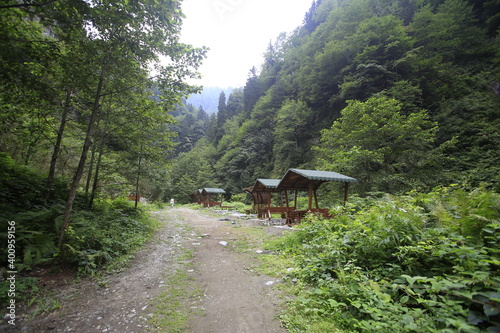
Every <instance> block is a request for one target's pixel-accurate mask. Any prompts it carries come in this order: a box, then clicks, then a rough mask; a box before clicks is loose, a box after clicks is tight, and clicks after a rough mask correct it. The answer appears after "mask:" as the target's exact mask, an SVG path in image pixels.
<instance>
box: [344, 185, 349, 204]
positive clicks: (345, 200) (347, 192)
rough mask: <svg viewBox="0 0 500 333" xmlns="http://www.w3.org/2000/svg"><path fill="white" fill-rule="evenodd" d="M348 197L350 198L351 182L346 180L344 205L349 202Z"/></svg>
mask: <svg viewBox="0 0 500 333" xmlns="http://www.w3.org/2000/svg"><path fill="white" fill-rule="evenodd" d="M347 199H349V183H348V182H345V185H344V205H345V204H346V203H347Z"/></svg>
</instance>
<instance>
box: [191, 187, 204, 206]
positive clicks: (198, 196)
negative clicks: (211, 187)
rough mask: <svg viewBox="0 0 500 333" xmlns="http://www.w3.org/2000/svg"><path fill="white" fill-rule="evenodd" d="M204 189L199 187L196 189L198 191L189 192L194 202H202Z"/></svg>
mask: <svg viewBox="0 0 500 333" xmlns="http://www.w3.org/2000/svg"><path fill="white" fill-rule="evenodd" d="M202 191H203V190H202V189H198V190H196V192H194V193H191V194H189V197H190V198H191V199H192V200H193V202H196V203H197V204H200V203H201V192H202Z"/></svg>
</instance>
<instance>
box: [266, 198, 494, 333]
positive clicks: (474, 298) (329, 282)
mask: <svg viewBox="0 0 500 333" xmlns="http://www.w3.org/2000/svg"><path fill="white" fill-rule="evenodd" d="M499 200H500V195H498V194H497V193H493V192H489V191H486V190H484V189H478V190H476V191H473V192H471V193H465V192H464V191H461V190H457V189H455V190H454V189H450V188H446V189H437V190H436V191H434V192H432V193H430V194H425V195H424V194H417V193H412V194H411V195H409V196H406V197H400V198H396V197H390V196H385V197H382V198H379V199H372V200H371V204H367V202H366V201H365V202H364V203H363V204H362V205H359V206H358V205H348V206H347V207H342V208H339V209H336V210H335V213H336V217H335V218H334V219H330V220H327V219H325V220H323V219H321V218H319V217H317V216H310V217H308V218H307V219H306V221H305V222H304V223H303V224H302V225H301V226H300V230H299V231H297V232H294V233H290V234H288V235H287V236H285V237H284V238H282V239H281V240H280V241H279V242H277V243H274V244H270V245H269V247H270V248H271V249H274V250H279V251H280V252H281V253H282V255H283V256H285V257H287V260H289V258H290V257H291V258H293V260H294V263H295V266H296V267H295V269H293V270H292V271H293V276H294V277H295V278H296V279H298V281H299V282H300V283H299V285H302V284H303V285H304V287H303V289H302V291H301V293H300V295H299V297H298V298H297V299H296V300H295V301H294V302H293V304H291V307H290V309H291V310H290V312H289V313H288V314H287V315H286V316H285V319H286V320H287V322H288V325H289V326H290V327H293V332H305V331H310V329H311V324H310V323H313V322H314V323H322V324H321V325H326V324H325V323H327V322H330V323H332V324H335V327H337V328H339V329H343V330H344V331H346V332H353V331H359V332H437V331H439V332H486V331H488V332H498V331H499V330H500V292H499V290H500V256H499V244H500V233H499V231H500V209H499V207H500V205H499V203H500V201H499ZM360 207H362V208H360ZM297 318H299V319H297ZM304 318H306V319H307V320H306V319H304ZM298 323H302V324H298Z"/></svg>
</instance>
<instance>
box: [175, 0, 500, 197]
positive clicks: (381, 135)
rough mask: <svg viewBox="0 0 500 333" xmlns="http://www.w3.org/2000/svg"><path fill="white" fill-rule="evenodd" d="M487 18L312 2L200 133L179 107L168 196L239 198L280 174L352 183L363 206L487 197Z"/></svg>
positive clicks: (431, 4)
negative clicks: (455, 188)
mask: <svg viewBox="0 0 500 333" xmlns="http://www.w3.org/2000/svg"><path fill="white" fill-rule="evenodd" d="M498 13H499V4H498V2H495V1H471V2H468V1H456V0H453V1H370V0H349V1H327V0H323V1H314V2H313V5H312V7H311V9H310V10H309V12H308V13H307V14H306V15H305V19H304V23H303V25H302V26H300V27H298V28H297V29H296V30H295V31H294V32H293V33H291V34H289V35H286V34H282V35H280V36H279V37H278V38H277V40H276V41H275V42H273V43H271V44H269V47H268V49H267V51H266V52H265V55H264V64H263V66H262V68H260V69H256V68H253V69H251V70H250V72H249V76H248V79H247V82H246V85H245V86H244V87H242V88H241V89H235V90H234V91H233V92H232V93H231V94H230V96H224V95H225V94H222V93H221V98H220V99H219V106H218V113H217V114H216V115H212V116H211V118H210V120H209V122H207V121H206V117H207V116H206V114H204V112H203V110H199V109H197V108H196V105H189V104H188V105H185V104H183V105H181V106H180V107H179V108H178V109H177V111H176V112H178V113H180V114H179V115H178V116H177V117H176V118H177V119H178V125H177V126H180V128H176V130H177V131H178V133H179V136H178V137H177V138H176V140H177V141H176V142H177V143H178V146H177V149H176V155H175V156H176V161H175V163H174V164H173V165H172V169H171V180H172V183H173V187H172V192H171V195H174V194H175V195H179V194H184V193H185V194H188V193H187V191H194V190H195V189H197V188H198V187H199V188H202V187H215V185H217V187H222V188H224V189H225V190H226V191H228V192H229V193H231V194H238V193H240V192H241V188H243V187H246V186H250V185H252V184H253V183H254V182H255V179H257V178H280V177H281V176H282V175H283V174H284V173H285V171H286V170H287V169H288V168H304V169H320V170H321V169H322V170H332V171H336V172H340V173H343V174H346V175H348V176H351V177H356V178H357V179H359V180H360V182H359V184H358V185H357V188H356V191H357V193H359V194H360V195H363V193H367V192H370V191H384V192H389V193H404V192H405V191H408V190H420V191H428V190H431V189H432V188H433V187H435V186H438V185H446V184H453V183H460V184H463V185H464V186H466V187H468V188H469V189H472V188H475V187H477V186H478V185H479V184H483V183H484V184H488V186H490V187H491V188H492V189H494V190H496V191H498V190H499V187H498V184H499V182H498V181H499V178H498V175H499V173H498V161H499V157H500V156H499V152H500V149H499V146H498V145H499V143H500V138H499V131H498V128H499V125H500V124H499V119H500V118H499V110H500V108H499V98H500V96H499V95H500V83H499V82H500V81H499V78H500V77H499V70H498V68H499V66H498V62H499V59H500V58H499V51H500V47H499V46H500V45H499V39H498V25H499V20H500V17H499V14H498ZM187 165H189V166H190V168H187V167H186V166H187ZM181 197H182V196H181ZM183 197H185V198H186V200H187V196H186V195H184V196H183ZM179 199H181V198H179Z"/></svg>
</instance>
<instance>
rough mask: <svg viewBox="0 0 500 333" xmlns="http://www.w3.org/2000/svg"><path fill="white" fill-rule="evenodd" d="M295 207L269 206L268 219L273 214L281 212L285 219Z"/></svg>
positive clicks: (267, 209)
mask: <svg viewBox="0 0 500 333" xmlns="http://www.w3.org/2000/svg"><path fill="white" fill-rule="evenodd" d="M293 210H294V209H293V208H290V207H267V208H266V213H267V214H266V215H267V218H268V219H271V215H272V214H281V218H282V219H284V218H286V217H287V216H288V214H289V213H290V212H292V211H293Z"/></svg>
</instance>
